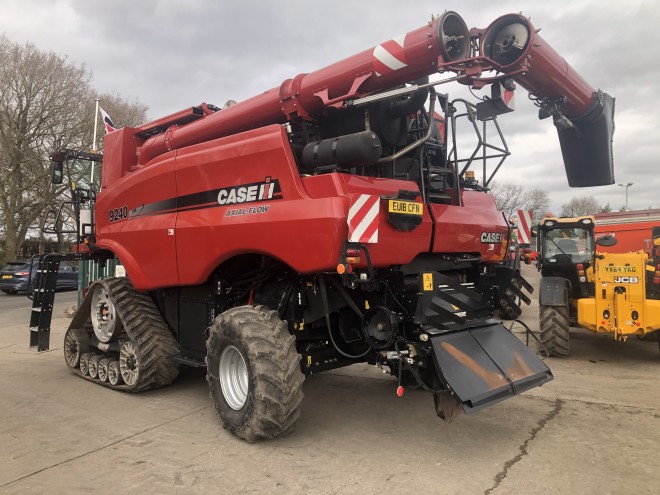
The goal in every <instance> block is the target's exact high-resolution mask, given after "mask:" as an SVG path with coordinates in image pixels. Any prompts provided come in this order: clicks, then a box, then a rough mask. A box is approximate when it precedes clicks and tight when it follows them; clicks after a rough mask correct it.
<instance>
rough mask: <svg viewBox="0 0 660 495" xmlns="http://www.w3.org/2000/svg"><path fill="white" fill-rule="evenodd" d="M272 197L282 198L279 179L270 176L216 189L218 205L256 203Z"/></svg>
mask: <svg viewBox="0 0 660 495" xmlns="http://www.w3.org/2000/svg"><path fill="white" fill-rule="evenodd" d="M273 199H282V190H281V189H280V182H279V180H278V179H271V178H270V177H266V179H265V180H264V181H262V182H254V183H252V184H243V185H240V186H233V187H226V188H224V189H220V190H219V191H218V204H219V205H233V204H237V203H241V204H244V203H256V202H259V201H269V200H273Z"/></svg>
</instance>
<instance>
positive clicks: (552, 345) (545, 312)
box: [539, 305, 571, 357]
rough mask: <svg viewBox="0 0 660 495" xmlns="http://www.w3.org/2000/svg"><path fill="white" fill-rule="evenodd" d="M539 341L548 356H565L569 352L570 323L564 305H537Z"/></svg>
mask: <svg viewBox="0 0 660 495" xmlns="http://www.w3.org/2000/svg"><path fill="white" fill-rule="evenodd" d="M539 322H540V327H541V342H542V343H543V345H544V346H545V349H546V350H547V351H548V354H549V355H550V356H554V357H566V356H568V355H569V353H570V328H571V327H570V323H569V320H568V308H567V307H566V306H544V305H541V306H540V307H539Z"/></svg>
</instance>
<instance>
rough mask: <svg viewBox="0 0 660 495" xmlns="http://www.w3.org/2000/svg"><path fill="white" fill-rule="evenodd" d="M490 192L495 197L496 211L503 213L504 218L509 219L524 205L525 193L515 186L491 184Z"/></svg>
mask: <svg viewBox="0 0 660 495" xmlns="http://www.w3.org/2000/svg"><path fill="white" fill-rule="evenodd" d="M490 192H491V193H492V194H493V196H495V204H496V205H497V209H498V210H500V211H501V212H503V213H504V214H505V215H506V218H511V217H512V216H513V215H514V214H515V213H516V211H517V210H520V209H522V208H523V206H524V205H525V199H526V198H525V191H524V190H523V188H522V186H519V185H517V184H512V183H510V182H505V183H499V182H493V183H492V185H491V189H490Z"/></svg>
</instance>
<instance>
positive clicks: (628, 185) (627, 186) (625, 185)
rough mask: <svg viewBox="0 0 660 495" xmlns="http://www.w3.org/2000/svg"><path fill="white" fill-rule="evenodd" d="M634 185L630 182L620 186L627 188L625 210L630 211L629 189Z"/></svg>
mask: <svg viewBox="0 0 660 495" xmlns="http://www.w3.org/2000/svg"><path fill="white" fill-rule="evenodd" d="M632 185H633V182H628V184H619V186H621V187H625V189H626V206H625V209H626V211H628V188H629V187H630V186H632Z"/></svg>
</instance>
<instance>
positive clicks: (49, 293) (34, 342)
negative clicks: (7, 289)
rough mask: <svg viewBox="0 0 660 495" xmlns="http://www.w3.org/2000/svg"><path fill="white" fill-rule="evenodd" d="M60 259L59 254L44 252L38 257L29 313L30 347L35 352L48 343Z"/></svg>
mask: <svg viewBox="0 0 660 495" xmlns="http://www.w3.org/2000/svg"><path fill="white" fill-rule="evenodd" d="M61 259H62V255H60V254H45V255H42V256H40V257H39V265H38V267H37V270H36V276H35V279H34V287H33V288H32V312H31V313H30V348H31V349H35V350H36V351H37V352H42V351H47V350H48V348H49V345H50V322H51V319H52V316H53V304H54V302H55V287H56V285H57V274H58V271H59V268H60V260H61ZM34 261H35V258H33V259H32V262H34ZM30 272H32V268H30ZM28 292H29V291H28Z"/></svg>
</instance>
